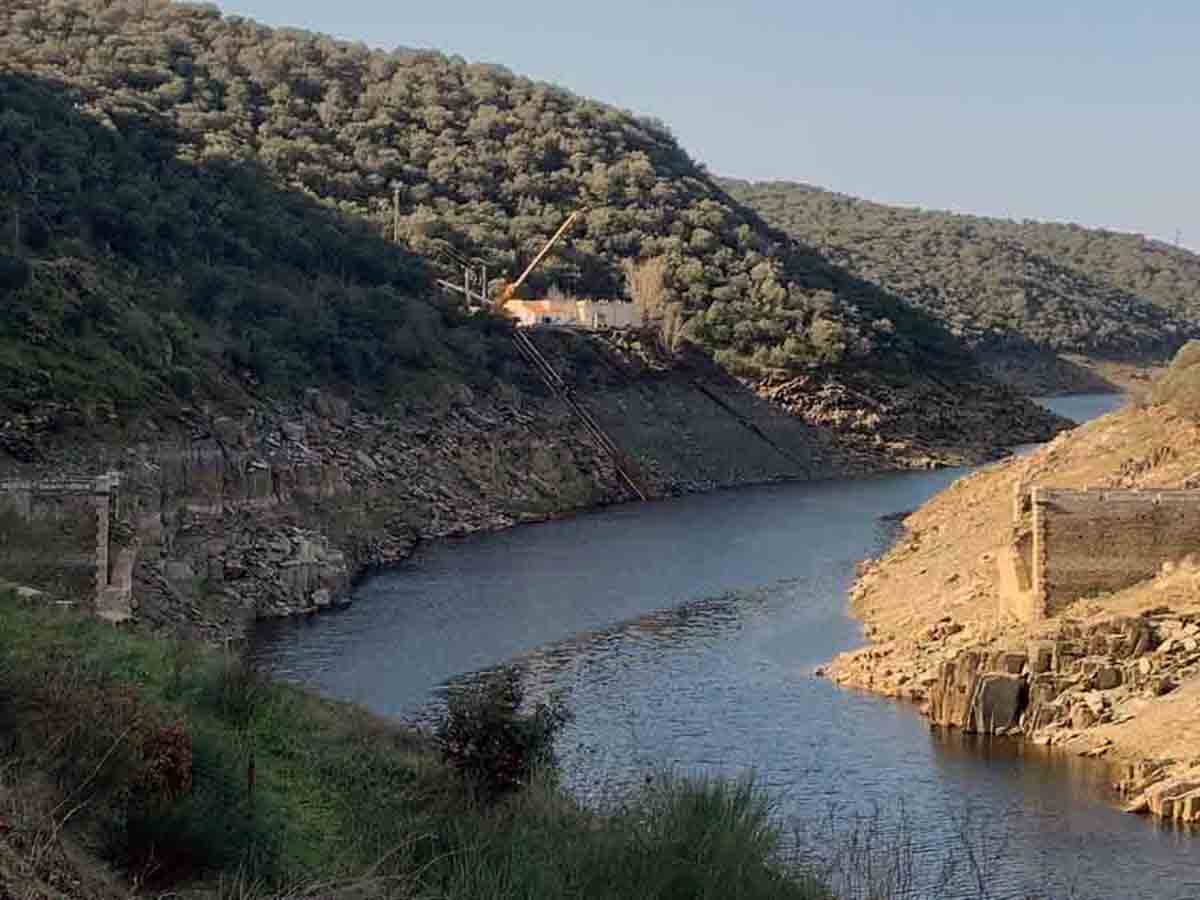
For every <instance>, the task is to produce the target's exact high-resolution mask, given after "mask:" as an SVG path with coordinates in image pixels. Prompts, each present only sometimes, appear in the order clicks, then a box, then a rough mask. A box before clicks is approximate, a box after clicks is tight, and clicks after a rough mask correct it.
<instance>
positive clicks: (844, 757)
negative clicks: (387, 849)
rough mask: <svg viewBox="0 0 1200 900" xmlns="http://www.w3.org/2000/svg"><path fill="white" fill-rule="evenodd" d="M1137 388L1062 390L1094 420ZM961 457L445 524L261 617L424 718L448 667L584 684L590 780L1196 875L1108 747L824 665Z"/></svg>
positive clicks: (1127, 878) (1058, 405)
mask: <svg viewBox="0 0 1200 900" xmlns="http://www.w3.org/2000/svg"><path fill="white" fill-rule="evenodd" d="M1119 401H1120V398H1116V397H1107V396H1106V397H1097V396H1084V397H1066V398H1058V399H1055V400H1051V401H1045V402H1046V405H1048V406H1050V407H1051V408H1053V409H1055V410H1056V411H1058V412H1061V413H1063V414H1064V415H1067V416H1070V417H1072V418H1075V419H1076V420H1082V419H1086V418H1090V417H1091V416H1094V415H1098V414H1100V413H1102V412H1105V411H1107V410H1108V409H1111V408H1113V407H1114V406H1115V405H1116V404H1117V403H1118V402H1119ZM965 471H967V470H941V471H934V472H907V473H900V474H889V475H882V476H875V477H869V478H858V479H847V480H837V481H827V482H820V483H812V484H788V485H773V486H765V487H756V488H746V489H740V490H733V491H723V492H718V493H713V494H706V495H700V496H691V497H684V498H680V499H676V500H670V501H667V502H661V503H652V504H638V505H627V506H620V507H613V508H609V509H605V510H602V511H598V512H595V513H591V514H587V515H581V516H577V517H575V518H571V519H566V520H560V521H555V522H547V523H543V524H538V525H528V526H523V527H520V528H516V529H512V530H510V531H507V532H502V533H498V534H490V535H482V536H476V537H469V538H464V539H457V540H447V541H442V542H438V543H433V544H430V545H427V546H425V547H423V548H421V549H420V551H419V552H418V553H417V554H416V555H415V556H414V558H413V559H412V560H411V561H410V562H409V563H408V564H406V565H405V566H403V567H401V568H399V569H397V570H394V571H390V572H387V573H385V574H380V575H377V576H375V577H373V578H371V579H369V580H367V581H366V582H364V583H363V584H362V585H361V586H360V587H359V589H358V590H357V592H356V595H355V598H354V599H355V603H354V605H353V606H352V607H351V608H349V609H348V610H345V611H344V612H341V613H338V614H334V615H329V616H322V617H319V618H318V619H317V620H316V621H315V622H313V623H311V624H307V623H298V622H286V623H278V624H271V625H265V626H263V627H262V628H260V629H259V630H258V632H257V634H256V638H255V641H254V645H253V649H252V652H253V654H254V657H255V658H256V660H257V661H258V663H259V664H261V665H262V666H264V667H265V668H266V669H267V670H269V671H270V672H272V673H274V674H275V675H277V676H279V677H282V678H285V679H288V680H292V681H295V682H298V683H302V684H305V685H307V686H309V687H311V688H314V689H316V690H317V691H319V692H321V693H323V694H326V695H329V696H333V697H338V698H341V699H346V700H352V701H356V702H359V703H362V704H364V705H366V706H368V707H370V708H371V709H374V710H376V711H378V712H380V713H384V714H388V715H394V716H398V717H402V718H407V719H412V720H416V721H424V722H428V721H430V719H431V717H432V716H434V715H436V714H437V711H438V709H439V707H440V704H441V703H442V698H443V697H444V693H445V690H446V688H447V686H448V685H450V684H452V683H454V682H455V681H456V680H458V679H463V678H470V677H473V676H477V675H478V673H480V672H485V671H487V670H488V669H490V668H493V667H495V666H497V665H501V664H515V665H517V666H519V667H520V669H521V671H522V678H523V682H524V684H525V686H526V690H527V694H528V696H530V697H531V698H534V699H536V698H540V697H543V696H546V695H547V694H548V693H549V692H550V691H552V690H559V691H562V692H563V693H564V694H565V696H566V698H567V702H568V703H569V705H570V707H571V708H572V710H573V711H574V713H575V720H574V722H573V723H572V724H571V725H570V726H569V727H568V729H567V731H566V732H565V733H564V734H563V736H562V738H561V740H560V743H559V751H560V756H561V759H562V762H563V767H564V780H565V782H566V785H567V786H568V788H569V789H571V790H572V791H574V792H575V793H577V794H578V795H579V796H580V797H582V798H583V799H585V800H588V801H590V802H596V803H604V802H607V801H610V800H611V799H612V798H614V797H619V796H620V795H621V793H622V792H623V791H624V790H626V789H628V788H629V787H630V786H631V785H635V784H637V783H639V782H640V781H641V780H643V779H644V777H645V776H646V775H647V774H648V773H651V772H655V771H659V770H661V769H662V768H664V767H668V768H673V769H675V770H678V771H683V772H691V773H696V772H701V773H715V774H727V775H733V774H740V773H744V772H747V771H753V772H754V773H755V777H756V780H757V783H758V784H759V786H760V787H762V788H763V789H764V790H765V791H766V792H768V793H769V794H770V795H771V796H772V797H773V798H774V799H775V801H776V803H777V810H778V813H779V815H780V816H782V817H784V818H786V819H790V820H794V821H797V822H811V821H814V820H817V819H821V818H823V817H825V816H827V815H828V814H829V812H830V811H831V810H832V811H835V812H836V814H837V816H838V818H839V820H841V821H845V818H846V817H847V816H848V815H851V814H853V813H864V814H873V811H874V810H876V809H879V810H882V813H881V815H882V816H883V817H884V819H885V820H887V821H893V820H894V818H895V816H896V815H898V813H897V812H896V811H897V810H898V809H900V808H901V807H902V808H903V810H904V812H903V815H904V816H905V817H906V818H907V820H908V821H909V822H910V823H911V827H912V831H913V834H914V835H915V836H916V839H917V845H918V846H917V849H918V853H919V854H929V857H928V858H930V859H932V858H935V857H937V855H938V854H939V853H941V852H942V851H944V850H945V849H946V848H949V847H953V846H956V845H957V842H958V841H960V839H961V836H962V834H963V833H964V831H965V832H970V833H972V834H975V835H976V836H977V837H979V836H983V837H982V838H981V839H983V838H986V840H989V841H996V840H1002V841H1004V842H1005V843H1006V848H1005V852H1004V856H1005V862H1004V864H1003V867H1002V868H1001V869H1000V870H998V871H996V872H995V873H992V876H991V879H990V880H991V882H992V884H993V886H994V888H995V894H994V896H996V897H1005V898H1009V897H1011V898H1017V897H1023V896H1025V895H1026V892H1027V891H1029V890H1030V889H1037V890H1040V891H1049V892H1051V893H1052V894H1053V895H1054V896H1068V895H1070V896H1073V897H1079V898H1084V897H1104V898H1110V897H1111V898H1116V897H1120V898H1126V897H1142V898H1154V900H1159V898H1161V900H1168V898H1170V900H1176V898H1184V897H1196V896H1200V844H1198V843H1194V841H1195V838H1192V837H1190V836H1189V835H1187V834H1185V833H1181V832H1178V831H1174V830H1172V829H1170V828H1166V827H1163V826H1159V825H1156V824H1155V823H1153V822H1150V821H1149V820H1146V819H1141V818H1136V817H1133V816H1128V815H1125V814H1122V813H1120V812H1118V811H1116V810H1115V809H1114V808H1113V806H1112V805H1111V800H1112V798H1111V797H1110V795H1109V790H1110V789H1109V787H1108V784H1109V780H1110V779H1109V773H1108V772H1107V770H1106V769H1105V768H1104V767H1103V766H1102V765H1100V764H1098V763H1095V762H1091V761H1084V760H1081V759H1078V758H1075V757H1070V756H1065V755H1058V754H1052V753H1048V752H1046V751H1042V750H1040V749H1038V748H1034V747H1030V746H1026V745H1023V744H1020V743H1016V742H1011V741H1005V740H990V741H988V740H970V739H967V738H964V737H963V736H961V735H957V734H943V733H939V732H935V731H932V730H931V729H930V728H929V726H928V725H927V723H926V722H925V720H924V719H922V718H921V717H920V716H919V715H918V714H917V711H916V710H915V709H914V708H912V707H911V706H909V705H906V704H901V703H896V702H892V701H889V700H886V699H882V698H879V697H874V696H870V695H867V694H862V693H857V692H852V691H847V690H843V689H839V688H837V687H835V686H833V685H832V684H830V683H829V682H828V681H825V680H823V679H820V678H817V677H814V675H813V670H814V668H815V667H816V666H818V665H819V664H821V663H823V662H825V661H827V660H828V659H829V658H830V657H831V656H833V655H834V654H836V653H837V652H839V651H841V650H844V649H847V648H851V647H854V646H856V645H859V644H860V643H861V642H862V638H861V632H860V628H859V626H858V624H857V623H856V622H854V621H853V620H851V619H850V618H849V617H848V616H847V615H846V591H847V588H848V587H849V586H850V583H851V581H852V579H853V572H854V565H855V563H856V562H858V561H859V560H861V559H863V558H864V557H867V556H872V555H876V554H878V553H879V552H881V551H882V550H883V549H885V548H886V547H887V545H888V543H889V542H890V541H892V540H893V539H894V538H895V536H896V533H897V528H898V526H897V524H896V523H895V519H894V518H890V517H894V515H895V514H897V513H901V512H904V511H907V510H911V509H913V508H915V507H917V506H919V505H920V504H921V503H922V502H923V501H925V500H926V499H928V498H929V497H930V496H931V495H932V494H934V493H935V492H937V491H938V490H940V489H942V488H944V487H945V486H946V485H948V484H949V483H950V482H952V481H953V480H954V479H956V478H957V477H959V476H961V475H962V474H964V472H965ZM923 858H924V857H923ZM968 895H969V896H974V894H973V893H970V892H968V891H967V889H966V888H965V887H964V888H963V896H968Z"/></svg>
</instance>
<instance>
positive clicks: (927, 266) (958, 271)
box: [722, 180, 1200, 359]
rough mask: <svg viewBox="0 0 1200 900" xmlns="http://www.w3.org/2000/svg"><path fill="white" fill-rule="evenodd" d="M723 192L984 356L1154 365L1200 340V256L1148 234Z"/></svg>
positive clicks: (815, 193)
mask: <svg viewBox="0 0 1200 900" xmlns="http://www.w3.org/2000/svg"><path fill="white" fill-rule="evenodd" d="M722 184H723V186H724V187H725V188H726V190H728V191H729V193H730V195H731V196H733V197H735V198H737V199H738V200H740V201H742V202H744V203H747V204H749V205H750V206H752V207H753V208H754V209H756V210H757V211H758V212H759V213H761V214H762V216H763V217H764V218H766V219H767V221H769V222H770V223H771V224H772V225H775V226H776V227H778V228H782V229H784V230H786V231H787V232H788V233H789V234H791V235H793V236H794V237H796V238H797V239H798V240H800V241H803V242H804V243H806V244H807V245H809V246H811V247H813V248H814V249H815V250H817V251H818V252H821V253H823V254H825V255H826V256H827V257H828V258H829V259H831V260H833V261H835V262H838V263H840V264H842V265H844V266H846V268H848V269H849V270H850V271H852V272H854V273H855V274H857V275H859V276H860V277H862V278H866V279H868V280H871V281H874V282H876V283H878V284H880V285H882V286H883V287H885V288H887V289H888V290H890V291H892V292H894V293H896V294H898V295H900V296H903V297H906V298H908V299H910V300H912V301H913V302H914V303H916V304H917V305H919V306H920V307H921V308H922V309H924V310H926V311H928V312H930V313H931V314H933V315H935V316H937V317H938V318H939V319H940V320H942V321H943V322H945V323H946V324H947V325H948V327H949V328H950V329H951V330H952V331H953V332H954V333H955V334H956V335H959V336H961V337H962V338H963V339H964V340H966V341H967V342H968V343H969V344H971V345H972V347H973V348H975V349H976V350H979V351H983V352H985V353H987V352H992V353H996V352H997V351H1001V350H1003V351H1006V352H1009V353H1012V352H1014V351H1021V350H1025V351H1026V352H1028V351H1029V350H1031V349H1033V348H1044V349H1047V350H1050V351H1054V352H1055V353H1075V354H1085V355H1089V356H1098V357H1102V358H1115V359H1142V358H1151V359H1153V358H1160V357H1165V356H1169V355H1170V354H1171V353H1172V352H1174V350H1176V349H1177V348H1178V347H1179V346H1180V345H1181V344H1182V343H1183V341H1184V340H1186V339H1187V338H1188V337H1193V336H1196V335H1197V333H1200V257H1198V256H1197V255H1196V254H1194V253H1190V252H1188V251H1186V250H1183V249H1180V248H1176V247H1172V246H1169V245H1167V244H1164V243H1162V242H1159V241H1152V240H1147V239H1145V238H1143V237H1142V236H1141V235H1132V234H1120V233H1116V232H1110V231H1102V230H1097V229H1088V228H1081V227H1079V226H1075V225H1058V224H1051V223H1042V222H1031V221H1025V222H1014V221H1011V220H1007V219H994V218H986V217H981V216H970V215H957V214H952V213H946V212H937V211H930V210H920V209H908V208H901V207H892V206H884V205H881V204H878V203H871V202H868V201H866V200H859V199H857V198H855V197H849V196H846V195H844V194H836V193H832V192H830V191H826V190H822V189H820V188H816V187H811V186H809V185H804V184H795V183H791V182H762V183H757V184H756V183H750V182H745V181H732V180H730V181H724V182H722Z"/></svg>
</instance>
